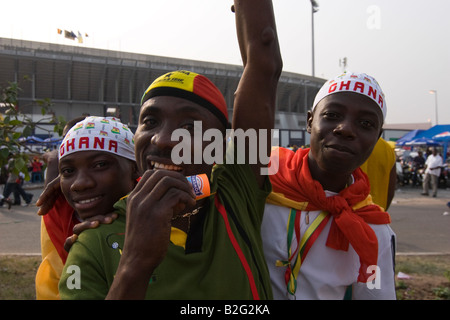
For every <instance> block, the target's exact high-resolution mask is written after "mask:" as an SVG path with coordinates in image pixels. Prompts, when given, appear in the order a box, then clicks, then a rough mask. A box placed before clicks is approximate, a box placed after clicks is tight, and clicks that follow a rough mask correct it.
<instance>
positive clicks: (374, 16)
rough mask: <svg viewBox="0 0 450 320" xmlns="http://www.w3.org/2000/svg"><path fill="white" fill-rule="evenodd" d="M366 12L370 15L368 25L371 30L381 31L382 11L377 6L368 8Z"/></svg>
mask: <svg viewBox="0 0 450 320" xmlns="http://www.w3.org/2000/svg"><path fill="white" fill-rule="evenodd" d="M366 12H367V13H368V14H369V17H368V18H367V21H366V25H367V28H368V29H369V30H380V29H381V9H380V7H379V6H377V5H371V6H369V7H367V10H366Z"/></svg>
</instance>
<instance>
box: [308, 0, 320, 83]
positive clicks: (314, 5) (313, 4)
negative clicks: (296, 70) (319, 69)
mask: <svg viewBox="0 0 450 320" xmlns="http://www.w3.org/2000/svg"><path fill="white" fill-rule="evenodd" d="M310 1H311V32H312V76H313V77H315V70H314V13H316V12H317V11H319V4H318V3H317V1H316V0H310Z"/></svg>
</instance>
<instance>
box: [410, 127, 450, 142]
mask: <svg viewBox="0 0 450 320" xmlns="http://www.w3.org/2000/svg"><path fill="white" fill-rule="evenodd" d="M445 131H450V124H437V125H435V126H433V127H431V128H430V129H428V130H425V131H422V132H421V133H419V134H418V135H417V136H416V138H422V137H424V138H429V139H433V137H434V136H435V135H438V134H440V133H442V132H445Z"/></svg>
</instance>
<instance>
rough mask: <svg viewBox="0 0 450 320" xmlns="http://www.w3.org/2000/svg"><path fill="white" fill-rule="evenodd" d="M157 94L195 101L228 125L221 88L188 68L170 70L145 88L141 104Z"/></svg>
mask: <svg viewBox="0 0 450 320" xmlns="http://www.w3.org/2000/svg"><path fill="white" fill-rule="evenodd" d="M156 96H171V97H178V98H183V99H187V100H189V101H192V102H195V103H197V104H199V105H201V106H202V107H204V108H206V109H208V110H209V111H210V112H212V113H213V114H214V115H215V116H216V117H217V118H219V120H220V122H222V124H223V125H224V126H225V127H227V125H228V111H227V105H226V103H225V99H224V97H223V95H222V93H221V92H220V90H219V89H218V88H217V87H216V86H215V85H214V84H213V83H212V82H211V81H210V80H209V79H208V78H206V77H205V76H202V75H200V74H198V73H195V72H192V71H186V70H178V71H173V72H168V73H166V74H163V75H162V76H160V77H158V78H157V79H156V80H155V81H153V83H152V84H151V85H150V86H149V87H148V88H147V90H145V92H144V95H143V96H142V99H141V105H143V104H144V102H145V101H147V100H148V99H150V98H152V97H156Z"/></svg>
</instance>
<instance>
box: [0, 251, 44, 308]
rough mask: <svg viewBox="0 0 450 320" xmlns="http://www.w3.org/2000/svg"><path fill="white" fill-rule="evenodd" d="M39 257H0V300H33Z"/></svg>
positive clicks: (34, 297)
mask: <svg viewBox="0 0 450 320" xmlns="http://www.w3.org/2000/svg"><path fill="white" fill-rule="evenodd" d="M40 263H41V257H40V256H0V300H35V299H36V290H35V284H34V281H35V280H34V279H35V276H36V271H37V269H38V267H39V264H40Z"/></svg>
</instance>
